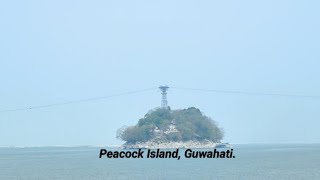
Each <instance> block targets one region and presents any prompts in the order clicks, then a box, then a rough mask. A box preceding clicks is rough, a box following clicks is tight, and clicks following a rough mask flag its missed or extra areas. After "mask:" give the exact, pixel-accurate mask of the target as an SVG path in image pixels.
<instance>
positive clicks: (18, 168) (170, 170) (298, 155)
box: [0, 144, 320, 180]
mask: <svg viewBox="0 0 320 180" xmlns="http://www.w3.org/2000/svg"><path fill="white" fill-rule="evenodd" d="M103 148H105V147H103ZM106 149H107V150H117V149H114V148H113V149H112V148H106ZM194 150H196V149H194ZM219 150H223V149H219ZM99 151H100V147H24V148H21V147H20V148H17V147H2V148H0V179H1V180H2V179H8V180H16V179H19V180H21V179H41V180H45V179H76V180H82V179H244V180H248V179H284V180H286V179H288V180H289V179H290V180H291V179H308V180H310V179H320V144H266V145H261V144H260V145H259V144H255V145H234V147H233V154H234V156H235V158H231V159H186V158H183V156H184V153H183V151H184V150H182V149H181V150H180V156H181V159H180V160H177V159H147V158H143V159H107V158H101V159H99Z"/></svg>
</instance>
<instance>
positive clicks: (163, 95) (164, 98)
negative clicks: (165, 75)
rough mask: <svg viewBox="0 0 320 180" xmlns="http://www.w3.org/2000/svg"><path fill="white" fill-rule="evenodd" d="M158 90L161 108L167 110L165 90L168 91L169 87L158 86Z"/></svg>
mask: <svg viewBox="0 0 320 180" xmlns="http://www.w3.org/2000/svg"><path fill="white" fill-rule="evenodd" d="M159 89H160V90H161V94H162V99H161V108H168V100H167V90H168V89H169V86H160V87H159Z"/></svg>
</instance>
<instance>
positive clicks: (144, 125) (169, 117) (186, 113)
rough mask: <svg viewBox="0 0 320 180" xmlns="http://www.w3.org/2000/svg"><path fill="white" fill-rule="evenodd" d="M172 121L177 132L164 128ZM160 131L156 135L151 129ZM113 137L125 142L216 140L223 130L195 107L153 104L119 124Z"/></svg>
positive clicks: (220, 137)
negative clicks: (135, 118) (132, 119)
mask: <svg viewBox="0 0 320 180" xmlns="http://www.w3.org/2000/svg"><path fill="white" fill-rule="evenodd" d="M170 125H174V126H175V128H176V129H177V132H171V133H163V132H166V130H167V129H168V127H169V126H170ZM156 131H157V132H162V133H160V136H159V133H158V135H157V133H155V132H156ZM117 138H120V139H122V140H124V141H126V142H127V143H136V142H146V141H149V140H152V139H157V138H158V139H159V138H160V139H162V140H168V141H188V140H197V141H202V140H210V141H214V142H219V141H220V140H221V139H222V138H223V131H222V129H221V128H219V127H218V126H217V124H216V122H215V121H213V120H212V119H211V118H209V117H207V116H205V115H203V114H202V113H201V111H200V110H199V109H197V108H194V107H190V108H188V109H182V110H171V109H170V108H167V109H166V108H157V109H154V110H151V111H149V112H148V113H147V114H146V115H145V116H144V117H143V118H141V119H140V120H139V122H138V124H137V125H135V126H123V127H122V128H120V129H118V131H117Z"/></svg>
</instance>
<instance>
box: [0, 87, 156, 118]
mask: <svg viewBox="0 0 320 180" xmlns="http://www.w3.org/2000/svg"><path fill="white" fill-rule="evenodd" d="M155 89H157V88H148V89H142V90H137V91H130V92H125V93H120V94H113V95H109V96H101V97H95V98H89V99H81V100H74V101H68V102H61V103H55V104H46V105H40V106H31V107H27V108H17V109H7V110H1V111H0V113H3V112H12V111H24V110H31V109H40V108H46V107H53V106H63V105H68V104H75V103H81V102H88V101H96V100H100V99H107V98H111V97H116V96H123V95H128V94H136V93H141V92H146V91H150V90H155Z"/></svg>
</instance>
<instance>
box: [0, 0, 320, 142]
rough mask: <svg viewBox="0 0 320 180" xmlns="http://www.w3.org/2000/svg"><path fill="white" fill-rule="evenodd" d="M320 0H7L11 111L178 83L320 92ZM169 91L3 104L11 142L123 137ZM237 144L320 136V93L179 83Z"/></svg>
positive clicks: (0, 124)
mask: <svg viewBox="0 0 320 180" xmlns="http://www.w3.org/2000/svg"><path fill="white" fill-rule="evenodd" d="M319 8H320V3H319V1H316V0H314V1H311V0H310V1H308V0H305V1H301V0H300V1H298V0H296V1H294V0H287V1H284V0H280V1H279V0H274V1H272V0H263V1H256V0H251V1H248V0H242V1H238V0H230V1H215V0H214V1H212V0H207V1H199V0H197V1H196V0H195V1H188V0H181V1H174V0H162V1H148V0H144V1H143V0H141V1H133V0H130V1H129V0H128V1H124V0H116V1H103V0H101V1H96V0H91V1H66V0H54V1H43V0H39V1H14V0H12V1H1V2H0V25H1V28H0V82H1V88H0V110H5V109H12V108H13V109H15V108H24V107H29V106H37V105H43V104H51V103H59V102H65V101H72V100H78V99H85V98H91V97H99V96H106V95H112V94H117V93H122V92H127V91H132V90H139V89H144V88H150V87H157V86H159V85H160V84H167V85H169V86H180V87H191V88H206V89H220V90H234V91H252V92H266V93H285V94H305V95H320V81H319V77H320V61H319V59H320V45H319V42H320V34H319V32H320V21H319V19H320V11H319ZM160 98H161V94H160V91H159V90H154V91H148V92H144V93H140V94H132V95H126V96H119V97H113V98H109V99H105V100H99V101H93V102H86V103H79V104H72V105H65V106H58V107H49V108H43V109H34V110H25V111H15V112H2V113H0V146H11V145H15V146H16V145H103V144H108V145H110V144H120V143H121V141H118V140H116V138H115V135H116V130H117V129H118V128H119V127H121V126H122V125H133V124H135V123H137V121H138V119H139V118H141V117H143V116H144V114H145V113H146V112H147V111H148V110H150V109H152V108H154V107H157V106H160ZM168 101H169V105H170V106H171V108H172V109H181V108H187V107H190V106H195V107H198V108H200V109H201V111H202V112H203V113H204V114H206V115H207V116H210V117H212V118H213V119H214V120H216V121H217V122H218V124H219V125H220V126H221V127H223V128H224V130H225V133H226V136H225V141H226V142H230V143H281V142H291V143H292V142H306V143H312V142H317V143H320V131H319V127H320V110H319V107H320V98H289V97H271V96H253V95H240V94H223V93H214V92H195V91H182V90H176V89H171V90H170V91H169V94H168Z"/></svg>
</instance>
